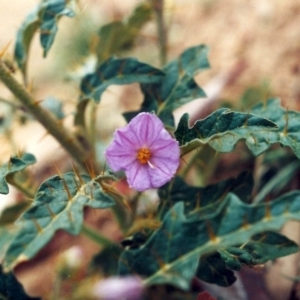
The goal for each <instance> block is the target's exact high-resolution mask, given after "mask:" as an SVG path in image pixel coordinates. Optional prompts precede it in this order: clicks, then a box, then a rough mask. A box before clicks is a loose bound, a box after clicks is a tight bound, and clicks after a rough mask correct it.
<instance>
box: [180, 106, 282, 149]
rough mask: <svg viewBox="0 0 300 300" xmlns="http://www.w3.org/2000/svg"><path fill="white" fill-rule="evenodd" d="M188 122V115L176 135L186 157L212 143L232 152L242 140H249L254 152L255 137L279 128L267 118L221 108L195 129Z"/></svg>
mask: <svg viewBox="0 0 300 300" xmlns="http://www.w3.org/2000/svg"><path fill="white" fill-rule="evenodd" d="M188 122H189V117H188V114H184V115H183V116H182V118H181V119H180V122H179V124H178V127H177V129H176V131H175V133H174V134H175V137H176V139H177V140H178V141H179V144H180V145H181V153H182V155H184V154H186V153H188V152H190V151H192V150H194V149H196V148H198V147H201V146H202V145H203V144H209V145H210V146H211V147H213V148H214V149H216V150H217V151H219V152H230V151H232V150H233V149H234V147H235V145H236V143H237V142H238V141H239V140H241V139H245V140H246V143H247V145H248V147H249V148H250V150H251V151H252V150H253V151H254V149H253V147H250V146H251V142H252V141H253V135H254V134H256V133H259V134H262V135H263V134H265V133H266V132H270V131H272V130H276V129H277V125H276V124H275V123H273V122H272V121H270V120H268V119H266V118H263V117H260V116H257V115H254V114H251V113H241V112H235V111H232V110H230V109H227V108H220V109H218V110H217V111H215V112H213V113H212V114H211V115H209V116H208V117H207V118H205V119H203V120H198V121H197V122H196V123H195V124H194V126H193V127H191V128H190V127H189V124H188Z"/></svg>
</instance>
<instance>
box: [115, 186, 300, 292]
mask: <svg viewBox="0 0 300 300" xmlns="http://www.w3.org/2000/svg"><path fill="white" fill-rule="evenodd" d="M299 212H300V192H299V191H294V192H291V193H288V194H285V195H283V196H281V197H280V198H278V199H276V200H274V201H272V202H268V203H266V204H259V205H247V204H244V203H242V202H241V201H240V200H239V199H238V197H237V196H235V195H234V194H228V196H227V197H226V199H225V200H224V201H223V203H222V205H221V207H220V208H219V209H218V211H217V212H216V213H215V214H214V215H210V216H205V217H203V218H201V217H198V216H197V215H196V214H190V215H188V216H186V215H185V213H184V204H183V202H179V203H177V204H176V205H175V206H174V207H173V208H172V209H170V211H169V212H168V213H167V214H166V215H165V218H164V221H163V224H162V226H161V227H160V228H159V229H158V230H157V231H156V232H155V233H154V234H153V235H152V236H151V237H150V238H149V240H148V241H147V242H146V244H145V245H143V246H141V248H139V249H131V250H126V251H124V252H123V254H122V256H121V258H120V261H119V270H120V273H121V274H122V275H125V274H139V275H141V276H143V277H144V278H145V281H144V282H145V283H146V284H147V285H151V284H163V283H170V284H172V285H175V286H178V287H180V288H182V289H188V288H189V286H190V282H191V279H192V277H193V276H194V274H195V271H196V268H197V263H198V260H199V257H201V256H202V255H205V254H209V253H213V252H214V251H216V250H218V249H223V248H225V249H226V248H227V247H230V246H234V245H241V244H244V243H246V242H247V241H248V240H249V239H250V237H251V236H252V235H254V234H257V233H260V232H264V231H266V230H275V231H276V230H279V229H280V228H281V227H282V225H283V224H284V223H285V222H287V221H288V220H291V219H294V220H300V214H299Z"/></svg>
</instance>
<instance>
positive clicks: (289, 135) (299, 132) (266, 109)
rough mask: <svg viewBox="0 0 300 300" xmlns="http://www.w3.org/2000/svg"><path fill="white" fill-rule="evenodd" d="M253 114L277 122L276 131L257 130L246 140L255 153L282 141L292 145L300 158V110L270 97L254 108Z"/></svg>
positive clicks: (282, 143)
mask: <svg viewBox="0 0 300 300" xmlns="http://www.w3.org/2000/svg"><path fill="white" fill-rule="evenodd" d="M251 112H252V113H253V114H255V115H257V116H260V117H261V118H266V119H269V120H271V121H273V122H274V123H276V124H277V126H278V128H277V130H274V131H262V132H255V133H253V134H252V135H251V137H249V138H248V139H247V141H246V143H247V146H248V147H249V149H250V150H251V151H252V153H253V154H254V155H259V154H261V153H262V152H264V151H265V150H267V149H268V148H269V147H270V146H271V145H272V144H275V143H280V144H281V145H283V146H288V147H290V148H291V149H292V150H293V152H294V153H295V155H296V156H297V157H298V158H300V112H296V111H291V110H287V109H285V108H283V107H282V106H281V105H280V100H279V99H269V100H268V101H267V102H266V103H260V104H258V105H256V106H254V107H253V108H252V111H251Z"/></svg>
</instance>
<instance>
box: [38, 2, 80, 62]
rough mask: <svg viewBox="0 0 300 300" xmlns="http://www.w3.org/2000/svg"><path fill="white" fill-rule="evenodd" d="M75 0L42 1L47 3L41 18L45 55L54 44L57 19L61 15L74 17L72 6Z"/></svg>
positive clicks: (41, 37)
mask: <svg viewBox="0 0 300 300" xmlns="http://www.w3.org/2000/svg"><path fill="white" fill-rule="evenodd" d="M73 3H74V0H48V1H44V2H42V4H41V5H43V4H44V5H45V9H44V11H43V14H42V17H41V19H40V21H41V24H40V32H41V34H40V41H41V45H42V47H43V49H44V56H46V55H47V53H48V51H49V49H50V47H51V46H52V44H53V41H54V38H55V35H56V33H57V29H58V27H57V21H58V19H59V18H60V17H61V16H68V17H74V15H75V13H74V10H73V8H72V4H73Z"/></svg>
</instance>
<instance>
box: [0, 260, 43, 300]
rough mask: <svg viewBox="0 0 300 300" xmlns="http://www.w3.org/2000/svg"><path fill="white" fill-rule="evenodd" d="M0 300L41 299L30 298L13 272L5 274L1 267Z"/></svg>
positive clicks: (36, 299)
mask: <svg viewBox="0 0 300 300" xmlns="http://www.w3.org/2000/svg"><path fill="white" fill-rule="evenodd" d="M0 299H3V300H4V299H5V300H16V299H18V300H38V299H41V298H37V297H34V298H33V297H30V296H28V295H27V294H26V293H25V291H24V288H23V286H22V285H21V284H20V283H19V282H18V281H17V279H16V277H15V276H14V274H13V273H12V272H10V273H8V274H4V273H3V271H2V268H1V266H0Z"/></svg>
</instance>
